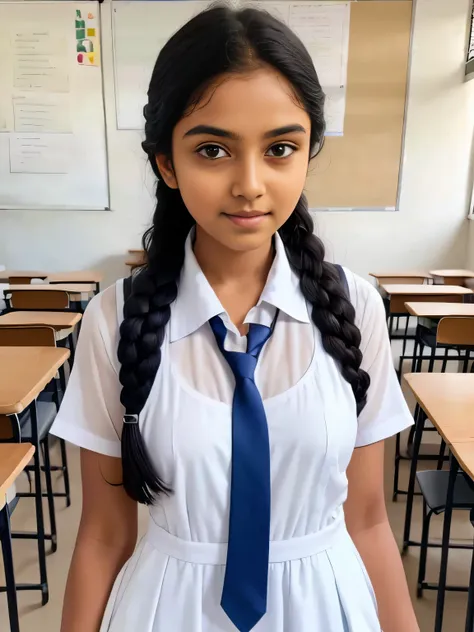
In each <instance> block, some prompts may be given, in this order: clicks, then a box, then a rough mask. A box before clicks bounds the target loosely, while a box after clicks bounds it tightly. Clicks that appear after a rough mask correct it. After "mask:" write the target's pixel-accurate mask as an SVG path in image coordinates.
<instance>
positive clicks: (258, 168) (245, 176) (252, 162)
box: [232, 156, 266, 202]
mask: <svg viewBox="0 0 474 632" xmlns="http://www.w3.org/2000/svg"><path fill="white" fill-rule="evenodd" d="M261 162H262V161H261V160H259V158H258V157H253V156H252V157H247V158H245V159H243V160H242V161H241V164H240V165H239V168H238V169H236V173H235V180H234V182H233V185H232V195H233V196H234V197H243V198H245V199H246V200H248V201H249V202H253V201H254V200H256V199H258V198H260V197H262V195H264V194H265V192H266V186H265V177H264V170H265V166H264V165H263V164H261Z"/></svg>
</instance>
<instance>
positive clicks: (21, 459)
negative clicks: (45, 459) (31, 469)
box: [0, 443, 35, 509]
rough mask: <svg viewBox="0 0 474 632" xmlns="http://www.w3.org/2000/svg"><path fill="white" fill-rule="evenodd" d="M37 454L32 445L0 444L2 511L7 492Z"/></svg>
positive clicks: (0, 495) (0, 504) (0, 498)
mask: <svg viewBox="0 0 474 632" xmlns="http://www.w3.org/2000/svg"><path fill="white" fill-rule="evenodd" d="M34 452H35V449H34V447H33V446H32V445H31V443H0V509H2V508H3V507H4V506H5V499H6V495H7V491H8V490H9V488H10V487H11V486H12V485H13V483H14V482H15V480H16V479H17V478H18V476H19V475H20V474H21V472H22V471H23V470H24V469H25V467H26V466H27V465H28V463H29V462H30V460H31V457H32V456H33V454H34Z"/></svg>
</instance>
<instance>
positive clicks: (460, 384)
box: [405, 373, 474, 632]
mask: <svg viewBox="0 0 474 632" xmlns="http://www.w3.org/2000/svg"><path fill="white" fill-rule="evenodd" d="M405 379H406V382H407V384H408V386H409V387H410V389H411V390H412V392H413V394H414V395H415V398H416V400H417V402H418V404H419V405H420V406H421V408H422V409H423V410H424V411H425V413H426V415H427V417H428V419H429V420H430V421H431V422H432V424H433V425H434V426H435V428H436V429H437V431H438V433H439V434H440V435H441V437H442V438H443V439H444V441H445V442H446V444H447V445H448V447H449V450H450V452H451V458H450V473H449V482H448V488H447V494H446V502H445V512H444V526H443V537H442V544H441V564H440V572H439V581H438V594H437V599H436V619H435V622H436V623H435V632H441V630H442V629H443V612H444V601H445V593H446V590H445V589H446V579H447V569H448V556H449V542H450V529H451V518H452V511H453V501H454V488H455V481H456V478H457V473H458V467H461V468H462V470H463V471H464V472H465V474H466V475H467V476H468V477H469V478H470V479H471V481H474V427H473V423H472V419H473V410H474V374H473V373H461V374H460V373H451V374H450V373H415V374H409V375H406V376H405ZM417 432H420V430H419V429H418V430H417ZM415 441H416V436H415ZM472 485H474V482H472ZM473 588H474V586H472V577H471V587H470V593H469V600H470V601H471V600H472V598H473V595H472V590H473ZM471 605H472V601H471Z"/></svg>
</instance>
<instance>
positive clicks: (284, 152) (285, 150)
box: [268, 143, 296, 158]
mask: <svg viewBox="0 0 474 632" xmlns="http://www.w3.org/2000/svg"><path fill="white" fill-rule="evenodd" d="M295 151H296V148H295V147H293V146H292V145H287V144H286V143H278V144H277V145H273V146H272V147H270V149H269V150H268V152H269V154H270V155H271V156H272V158H288V156H291V154H292V153H293V152H295Z"/></svg>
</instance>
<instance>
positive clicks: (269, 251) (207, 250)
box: [194, 226, 274, 334]
mask: <svg viewBox="0 0 474 632" xmlns="http://www.w3.org/2000/svg"><path fill="white" fill-rule="evenodd" d="M194 255H195V257H196V259H197V261H198V263H199V265H200V267H201V270H202V271H203V273H204V275H205V277H206V278H207V280H208V281H209V284H210V285H211V287H212V289H213V290H214V292H215V293H216V295H217V297H218V299H219V300H220V302H221V304H222V307H223V308H224V309H225V310H226V312H227V313H228V314H229V317H230V319H231V320H232V322H233V323H234V324H235V326H236V327H237V328H238V329H239V331H240V332H241V334H245V333H246V326H244V325H243V322H244V319H245V317H246V315H247V314H248V312H249V311H250V309H252V307H254V306H255V305H256V304H257V302H258V299H259V298H260V295H261V294H262V292H263V288H264V287H265V283H266V281H267V277H268V273H269V272H270V268H271V266H272V262H273V257H274V249H273V244H272V241H271V240H269V241H268V242H267V243H265V244H264V245H262V246H261V247H259V248H256V249H255V250H250V251H243V252H242V251H236V250H231V249H230V248H227V247H226V246H224V245H223V244H221V243H220V242H218V241H216V240H215V239H213V238H212V237H211V236H210V235H208V234H206V233H205V232H204V231H203V230H202V229H200V228H199V226H197V228H196V242H195V244H194Z"/></svg>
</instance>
